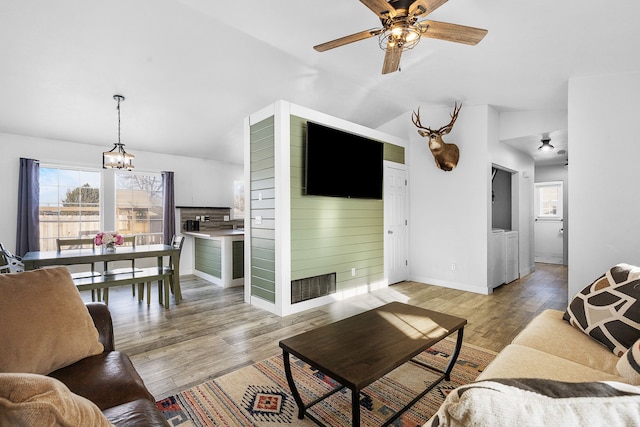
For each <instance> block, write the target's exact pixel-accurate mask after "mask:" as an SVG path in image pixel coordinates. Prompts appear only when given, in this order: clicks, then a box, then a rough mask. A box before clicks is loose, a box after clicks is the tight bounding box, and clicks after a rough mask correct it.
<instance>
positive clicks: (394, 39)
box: [378, 22, 421, 51]
mask: <svg viewBox="0 0 640 427" xmlns="http://www.w3.org/2000/svg"><path fill="white" fill-rule="evenodd" d="M420 35H421V31H420V28H419V27H418V26H416V25H411V24H409V23H407V22H398V23H394V24H392V25H391V26H390V27H389V28H388V29H387V30H385V31H384V32H383V33H381V34H380V37H379V39H378V43H379V45H380V49H382V50H387V49H388V48H389V47H394V46H396V45H397V46H398V47H400V48H402V50H403V51H404V50H409V49H413V48H414V47H415V46H416V45H417V44H418V42H420Z"/></svg>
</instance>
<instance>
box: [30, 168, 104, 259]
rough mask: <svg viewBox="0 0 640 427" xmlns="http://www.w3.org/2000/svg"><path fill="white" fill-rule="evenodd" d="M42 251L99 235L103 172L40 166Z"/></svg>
mask: <svg viewBox="0 0 640 427" xmlns="http://www.w3.org/2000/svg"><path fill="white" fill-rule="evenodd" d="M39 211H40V250H43V251H53V250H56V249H57V247H56V239H57V238H78V237H87V236H90V237H93V236H95V235H96V233H98V232H99V231H100V172H99V171H93V170H79V169H72V168H63V167H56V166H43V165H41V166H40V200H39Z"/></svg>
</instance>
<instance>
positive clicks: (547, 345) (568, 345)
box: [512, 310, 620, 375]
mask: <svg viewBox="0 0 640 427" xmlns="http://www.w3.org/2000/svg"><path fill="white" fill-rule="evenodd" d="M562 315H563V312H562V311H559V310H545V311H543V312H542V313H540V314H539V315H538V316H536V317H535V318H534V319H533V320H532V321H531V322H529V324H528V325H527V326H526V327H525V328H524V329H523V330H522V332H520V333H519V334H518V335H517V336H516V337H515V338H514V339H513V341H512V343H513V344H519V345H524V346H527V347H531V348H535V349H537V350H540V351H544V352H545V353H550V354H553V355H555V356H558V357H562V358H563V359H567V360H571V361H573V362H576V363H580V364H581V365H585V366H588V367H590V368H593V369H596V370H598V371H604V372H607V373H609V374H612V375H617V374H618V370H617V369H616V364H617V363H618V361H619V360H620V358H619V357H618V356H616V355H615V354H613V353H612V352H611V351H609V349H608V348H606V347H605V346H603V345H602V344H600V343H599V342H598V341H596V340H594V339H591V338H590V337H589V336H588V335H586V334H584V333H583V332H582V331H580V330H578V329H576V328H574V327H572V326H571V325H569V324H568V323H567V322H565V321H564V320H563V319H562Z"/></svg>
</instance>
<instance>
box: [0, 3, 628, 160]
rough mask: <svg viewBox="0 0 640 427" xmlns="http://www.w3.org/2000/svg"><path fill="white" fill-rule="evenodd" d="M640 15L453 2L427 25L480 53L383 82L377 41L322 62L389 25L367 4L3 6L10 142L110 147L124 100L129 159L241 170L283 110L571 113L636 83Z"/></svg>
mask: <svg viewBox="0 0 640 427" xmlns="http://www.w3.org/2000/svg"><path fill="white" fill-rule="evenodd" d="M639 13H640V2H635V1H632V0H622V1H616V2H608V3H600V4H598V3H593V4H591V3H589V2H584V1H578V0H564V1H557V0H538V1H528V2H524V1H522V0H485V1H477V0H449V1H448V2H447V3H445V4H443V5H442V6H441V7H439V8H438V9H437V10H436V11H434V12H433V13H432V14H430V15H429V19H432V20H438V21H445V22H453V23H458V24H463V25H468V26H473V27H479V28H485V29H487V30H488V31H489V32H488V35H487V36H486V37H485V38H484V40H483V41H482V42H480V44H478V45H477V46H467V45H463V44H457V43H451V42H445V41H440V40H435V39H426V38H425V39H423V40H422V41H421V42H420V43H419V44H418V45H417V46H416V47H415V48H414V49H413V50H410V51H407V52H405V53H404V54H403V56H402V61H401V71H399V72H396V73H392V74H388V75H382V74H381V72H380V70H381V67H382V61H383V58H384V52H383V51H382V50H380V48H379V47H378V40H377V38H372V39H368V40H364V41H360V42H357V43H353V44H350V45H347V46H344V47H340V48H338V49H333V50H330V51H327V52H324V53H318V52H316V51H314V50H313V49H312V46H314V45H316V44H319V43H322V42H325V41H329V40H332V39H335V38H338V37H341V36H345V35H348V34H351V33H355V32H358V31H361V30H366V29H370V28H374V27H379V26H380V20H379V19H378V18H377V17H376V15H374V14H373V13H372V12H371V11H370V10H369V9H368V8H367V7H365V6H364V5H363V4H362V3H360V1H358V0H324V1H311V0H277V1H264V0H245V1H243V2H222V1H218V0H110V1H95V0H88V1H72V0H56V1H48V0H20V1H4V2H3V3H2V5H1V6H0V43H1V46H2V47H1V48H0V55H1V62H0V96H1V98H0V99H1V102H0V132H5V133H15V134H20V135H29V136H36V137H44V138H51V139H59V140H67V141H75V142H80V143H88V144H97V145H103V146H105V147H110V146H111V145H112V143H113V142H114V141H115V139H116V138H117V116H116V110H115V107H116V103H115V101H114V100H113V98H112V97H113V95H114V94H122V95H124V96H125V97H126V100H125V102H123V104H122V106H121V108H122V142H123V143H125V144H126V147H127V149H129V150H130V151H133V152H136V151H154V152H161V153H168V154H177V155H186V156H194V157H200V158H207V159H219V160H222V161H226V162H231V163H237V164H240V163H242V138H243V134H242V132H243V131H242V125H243V119H244V118H245V117H246V116H247V115H249V114H251V113H253V112H255V111H257V110H258V109H260V108H262V107H264V106H266V105H268V104H271V103H272V102H274V101H276V100H278V99H286V100H288V101H291V102H294V103H296V104H300V105H303V106H306V107H309V108H312V109H315V110H319V111H322V112H325V113H328V114H331V115H333V116H337V117H340V118H343V119H346V120H349V121H352V122H355V123H359V124H362V125H365V126H369V127H377V126H380V125H381V124H383V123H385V122H387V121H389V120H390V119H392V118H395V117H397V116H398V115H400V114H403V113H405V112H407V111H409V110H411V109H414V108H416V107H417V106H419V105H422V106H426V105H429V106H446V105H451V104H452V103H453V101H454V100H459V101H463V102H464V103H465V104H467V105H484V104H489V105H492V106H494V107H495V108H497V109H498V110H500V111H519V110H550V111H554V110H555V111H565V110H566V109H567V89H568V79H569V78H570V77H572V76H585V75H594V74H605V73H618V72H628V71H639V70H640V60H639V59H638V58H639V56H638V55H637V52H638V51H640V25H637V21H636V19H637V18H636V17H637V16H638V14H639ZM548 131H549V132H553V131H558V130H557V129H548ZM531 137H535V136H531ZM512 142H513V141H512Z"/></svg>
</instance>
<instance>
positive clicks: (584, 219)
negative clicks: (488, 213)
mask: <svg viewBox="0 0 640 427" xmlns="http://www.w3.org/2000/svg"><path fill="white" fill-rule="evenodd" d="M639 99H640V73H638V72H635V73H623V74H615V75H604V76H592V77H576V78H572V79H570V80H569V152H570V153H571V159H570V166H569V181H570V182H571V192H570V193H569V206H570V207H571V211H570V212H569V221H570V223H571V232H570V234H569V299H571V298H573V296H574V295H575V294H576V293H578V292H579V291H580V290H581V289H582V288H583V287H585V286H586V285H588V284H589V283H591V282H592V281H593V280H594V279H595V278H597V277H598V276H600V275H601V274H603V273H604V272H605V271H606V270H607V269H608V268H609V267H611V266H612V265H615V264H617V263H619V262H627V263H630V264H634V265H640V249H639V248H640V244H639V242H640V197H638V191H639V188H640V186H639V183H640V178H639V176H638V159H640V141H639V140H638V130H637V127H638V117H640V103H639V102H638V100H639Z"/></svg>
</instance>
